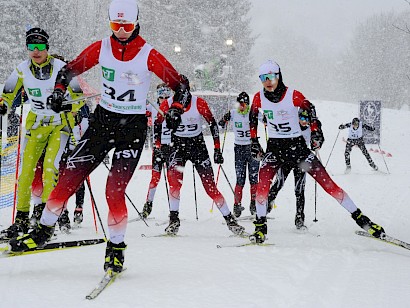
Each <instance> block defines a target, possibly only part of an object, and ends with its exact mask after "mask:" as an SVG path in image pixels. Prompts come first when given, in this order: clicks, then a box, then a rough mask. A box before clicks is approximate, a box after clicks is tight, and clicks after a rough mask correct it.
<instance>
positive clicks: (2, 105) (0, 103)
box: [0, 98, 7, 115]
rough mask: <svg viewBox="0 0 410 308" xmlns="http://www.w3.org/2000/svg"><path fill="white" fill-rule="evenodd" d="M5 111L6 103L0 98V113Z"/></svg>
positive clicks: (2, 113) (3, 113)
mask: <svg viewBox="0 0 410 308" xmlns="http://www.w3.org/2000/svg"><path fill="white" fill-rule="evenodd" d="M6 113H7V105H6V104H5V103H4V102H3V99H1V98H0V115H5V114H6Z"/></svg>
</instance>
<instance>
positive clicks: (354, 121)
mask: <svg viewBox="0 0 410 308" xmlns="http://www.w3.org/2000/svg"><path fill="white" fill-rule="evenodd" d="M359 122H360V120H359V118H353V120H352V125H359Z"/></svg>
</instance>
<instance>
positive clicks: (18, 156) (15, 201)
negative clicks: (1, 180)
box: [11, 88, 24, 224]
mask: <svg viewBox="0 0 410 308" xmlns="http://www.w3.org/2000/svg"><path fill="white" fill-rule="evenodd" d="M23 105H24V88H21V104H20V123H19V136H18V139H17V140H18V141H17V161H16V178H15V182H14V196H13V216H12V218H11V223H12V224H14V216H15V214H16V204H17V188H18V178H19V168H20V149H21V145H20V144H21V131H22V128H23Z"/></svg>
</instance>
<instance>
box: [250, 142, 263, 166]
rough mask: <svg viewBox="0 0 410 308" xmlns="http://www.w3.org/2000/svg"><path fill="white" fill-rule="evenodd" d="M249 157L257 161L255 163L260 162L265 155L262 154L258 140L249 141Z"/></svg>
mask: <svg viewBox="0 0 410 308" xmlns="http://www.w3.org/2000/svg"><path fill="white" fill-rule="evenodd" d="M251 142H252V143H251V155H252V158H253V159H255V160H257V161H261V160H262V158H263V155H264V154H265V153H264V152H263V149H262V147H261V144H260V143H259V140H258V138H252V139H251Z"/></svg>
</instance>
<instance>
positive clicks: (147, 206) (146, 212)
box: [142, 200, 152, 218]
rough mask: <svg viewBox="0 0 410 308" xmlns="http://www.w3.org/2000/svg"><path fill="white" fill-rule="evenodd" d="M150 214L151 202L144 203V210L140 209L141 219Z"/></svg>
mask: <svg viewBox="0 0 410 308" xmlns="http://www.w3.org/2000/svg"><path fill="white" fill-rule="evenodd" d="M151 212H152V201H148V200H147V202H145V204H144V208H143V209H142V217H144V218H147V217H148V216H149V214H151Z"/></svg>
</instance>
